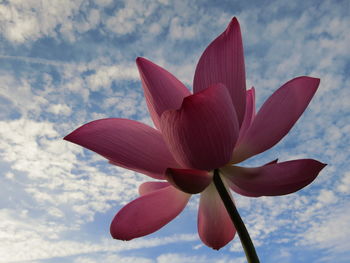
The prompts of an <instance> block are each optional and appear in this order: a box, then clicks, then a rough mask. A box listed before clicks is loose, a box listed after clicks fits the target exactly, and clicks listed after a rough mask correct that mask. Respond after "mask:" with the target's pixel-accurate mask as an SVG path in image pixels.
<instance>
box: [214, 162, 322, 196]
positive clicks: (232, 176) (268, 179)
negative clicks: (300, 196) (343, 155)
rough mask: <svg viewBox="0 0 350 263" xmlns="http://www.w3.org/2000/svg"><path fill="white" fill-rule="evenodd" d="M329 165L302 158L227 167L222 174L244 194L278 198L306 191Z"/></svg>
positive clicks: (222, 170)
mask: <svg viewBox="0 0 350 263" xmlns="http://www.w3.org/2000/svg"><path fill="white" fill-rule="evenodd" d="M325 166H326V164H323V163H320V162H318V161H316V160H312V159H301V160H294V161H288V162H282V163H273V164H270V165H265V166H261V167H257V168H244V167H238V166H232V167H228V166H226V167H224V168H222V169H220V171H221V172H222V174H223V175H224V176H226V178H228V179H229V180H230V181H231V183H232V184H234V185H235V186H236V187H238V188H240V189H241V190H243V191H244V192H247V193H251V194H253V195H254V194H255V195H256V196H259V195H260V196H262V195H266V196H275V195H286V194H290V193H294V192H296V191H298V190H300V189H302V188H303V187H305V186H307V185H308V184H310V183H311V182H312V181H313V180H314V179H315V178H316V177H317V175H318V174H319V172H320V171H321V170H322V169H323V168H324V167H325ZM248 196H251V195H248Z"/></svg>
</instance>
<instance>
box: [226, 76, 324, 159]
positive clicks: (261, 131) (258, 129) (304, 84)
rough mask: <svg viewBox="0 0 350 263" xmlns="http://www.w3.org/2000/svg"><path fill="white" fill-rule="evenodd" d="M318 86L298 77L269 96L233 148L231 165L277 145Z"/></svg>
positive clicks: (310, 79)
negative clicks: (232, 162)
mask: <svg viewBox="0 0 350 263" xmlns="http://www.w3.org/2000/svg"><path fill="white" fill-rule="evenodd" d="M319 83H320V80H319V79H316V78H310V77H298V78H295V79H293V80H291V81H289V82H287V83H286V84H284V85H283V86H282V87H281V88H279V89H278V90H277V91H276V92H275V93H274V94H272V96H271V97H270V98H269V99H268V100H267V101H266V102H265V103H264V105H263V106H262V107H261V109H260V110H259V112H258V114H257V115H256V117H255V118H254V121H253V123H252V124H251V126H250V127H249V129H248V131H247V132H246V133H245V135H244V136H243V138H242V139H241V140H240V142H239V144H238V146H236V147H235V150H234V153H233V161H234V162H235V163H239V162H241V161H243V160H245V159H247V158H248V157H251V156H253V155H255V154H258V153H261V152H263V151H266V150H267V149H269V148H271V147H272V146H274V145H275V144H276V143H277V142H279V141H280V140H281V139H282V138H283V137H284V136H285V135H286V134H287V133H288V132H289V130H290V129H291V128H292V127H293V125H294V123H295V122H296V121H297V120H298V119H299V117H300V116H301V114H302V113H303V112H304V110H305V109H306V107H307V105H308V104H309V102H310V100H311V99H312V97H313V95H314V94H315V92H316V90H317V87H318V85H319Z"/></svg>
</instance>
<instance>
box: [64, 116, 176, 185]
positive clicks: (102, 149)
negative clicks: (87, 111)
mask: <svg viewBox="0 0 350 263" xmlns="http://www.w3.org/2000/svg"><path fill="white" fill-rule="evenodd" d="M64 139H65V140H67V141H70V142H73V143H76V144H79V145H81V146H83V147H85V148H87V149H89V150H91V151H94V152H96V153H98V154H100V155H102V156H103V157H105V158H107V159H108V160H110V161H112V163H113V164H117V165H119V166H121V167H124V168H128V169H131V170H134V171H137V172H140V173H144V174H147V175H149V176H151V177H153V178H156V179H164V173H165V170H166V168H167V167H179V166H178V164H177V163H176V161H175V160H174V158H173V157H172V155H171V153H170V152H169V150H168V148H167V146H166V144H165V143H164V140H163V137H162V135H161V133H160V132H159V131H158V130H156V129H153V128H151V127H149V126H147V125H145V124H143V123H140V122H136V121H132V120H127V119H116V118H111V119H101V120H97V121H93V122H90V123H87V124H85V125H83V126H81V127H80V128H78V129H76V130H75V131H73V132H72V133H70V134H69V135H67V136H66V137H65V138H64Z"/></svg>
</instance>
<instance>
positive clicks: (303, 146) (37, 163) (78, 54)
mask: <svg viewBox="0 0 350 263" xmlns="http://www.w3.org/2000/svg"><path fill="white" fill-rule="evenodd" d="M349 10H350V2H349V1H347V0H344V1H316V0H315V1H305V0H296V1H256V2H254V1H236V0H234V1H232V0H227V1H226V0H223V1H219V3H218V2H217V1H207V0H181V1H176V0H174V1H172V0H154V1H145V0H125V1H113V0H74V1H71V0H50V1H49V0H46V1H45V0H42V1H40V0H0V186H1V191H0V255H1V257H0V262H30V263H34V262H43V263H56V262H73V263H95V262H96V263H97V262H106V263H109V262H141V263H143V262H144V263H151V262H157V263H163V262H166V263H176V262H185V263H191V262H208V263H209V262H222V263H224V262H234V263H239V262H242V263H243V262H245V257H244V254H243V253H242V248H241V245H240V242H239V239H238V238H236V239H235V240H234V241H232V242H231V243H229V244H228V245H227V246H226V247H224V248H222V249H221V250H220V251H214V250H212V249H210V248H208V247H206V246H204V245H203V244H202V243H201V241H200V240H199V238H198V234H197V226H196V223H197V206H198V197H192V199H191V201H190V204H189V205H188V206H187V207H186V209H185V210H184V212H183V213H182V214H180V215H179V216H178V217H177V218H176V219H175V220H174V221H172V222H171V223H170V224H168V225H167V226H165V227H164V228H162V229H161V230H159V231H158V232H156V233H154V234H152V235H149V236H147V237H144V238H139V239H136V240H133V241H128V242H123V241H117V240H113V239H112V238H111V237H110V235H109V225H110V221H111V220H112V218H113V216H114V214H115V213H116V212H117V211H118V210H119V209H120V208H121V207H122V206H123V205H124V204H126V203H127V202H129V201H130V200H132V199H134V198H136V197H137V188H138V186H139V185H140V184H141V183H142V182H144V181H147V180H148V178H147V177H146V176H144V175H141V174H136V173H134V172H131V171H128V170H125V169H122V168H118V167H116V166H111V165H109V164H108V163H107V162H106V161H105V160H104V159H103V158H101V157H99V156H98V155H97V154H94V153H92V152H89V151H87V150H84V149H82V148H81V147H79V146H76V145H73V144H71V143H69V142H66V141H63V140H62V138H63V137H64V136H65V135H66V134H68V133H69V132H71V131H72V130H73V129H75V128H77V127H78V126H80V125H82V124H84V123H86V122H89V121H92V120H95V119H99V118H106V117H122V118H129V119H134V120H138V121H141V122H144V123H147V124H151V120H150V117H149V115H148V112H147V107H146V104H145V101H144V99H143V92H142V89H141V83H140V80H139V76H138V72H137V68H136V65H135V58H136V57H138V56H143V57H146V58H148V59H150V60H152V61H154V62H156V63H157V64H159V65H161V66H163V67H165V68H166V69H168V70H169V71H171V72H172V73H173V74H174V75H176V76H177V77H178V78H179V79H180V80H182V81H183V82H184V83H185V84H186V86H187V87H188V88H189V89H191V88H192V87H191V85H192V79H193V73H194V70H195V66H196V63H197V61H198V58H199V56H200V55H201V53H202V52H203V50H204V48H205V47H206V46H207V45H208V44H209V43H210V42H211V41H212V40H213V39H214V38H215V37H216V36H217V35H218V34H220V33H221V32H222V31H223V30H224V29H225V28H226V25H227V24H228V23H229V21H230V19H231V18H232V17H233V16H236V17H237V18H238V19H239V21H240V24H241V29H242V34H243V42H244V48H245V61H246V72H247V85H248V87H250V86H253V85H254V87H255V88H256V94H257V103H258V106H260V105H261V104H262V102H263V101H264V100H265V99H266V98H267V97H268V96H269V95H270V94H272V92H273V91H274V90H276V89H277V88H278V87H280V86H281V85H282V84H283V83H285V82H286V81H288V80H289V79H291V78H294V77H296V76H300V75H308V76H313V77H318V78H320V79H321V84H320V88H319V90H318V92H317V93H316V96H315V97H314V99H313V100H312V102H311V104H310V105H309V107H308V109H307V110H306V112H305V113H304V114H303V116H302V117H301V119H300V120H299V121H298V122H297V124H296V125H295V127H294V128H293V129H292V131H291V132H290V133H289V134H288V136H286V137H285V138H284V139H283V140H282V141H281V142H280V143H279V144H278V145H277V146H275V147H274V148H273V149H271V150H269V151H268V152H265V153H263V154H260V155H258V156H256V157H255V158H253V159H251V160H250V161H249V162H248V163H247V165H251V166H254V165H260V164H263V163H265V162H268V161H271V160H273V159H276V158H279V160H281V161H285V160H290V159H295V158H314V159H317V160H319V161H321V162H324V163H328V166H327V167H326V168H325V169H324V170H323V171H322V172H321V174H320V176H319V177H318V178H317V179H316V180H315V181H314V183H312V184H311V185H309V186H308V187H306V188H305V189H303V190H301V191H299V192H298V193H294V194H291V195H287V196H283V197H262V198H255V199H254V198H246V197H242V196H239V195H237V194H233V195H234V197H235V199H236V204H237V206H238V209H239V211H240V213H241V215H242V217H243V220H244V221H245V222H246V225H247V228H248V230H249V231H250V233H251V236H252V238H253V240H254V243H255V245H256V248H257V251H258V253H259V255H260V257H261V261H262V262H271V263H274V262H285V263H294V262H300V263H306V262H308V263H309V262H329V263H331V262H340V263H341V262H344V263H345V262H349V259H350V196H349V193H350V169H349V164H348V163H349V159H348V158H349V146H350V63H349V61H350V51H349V44H350V34H349V28H350V18H349V15H348V12H349Z"/></svg>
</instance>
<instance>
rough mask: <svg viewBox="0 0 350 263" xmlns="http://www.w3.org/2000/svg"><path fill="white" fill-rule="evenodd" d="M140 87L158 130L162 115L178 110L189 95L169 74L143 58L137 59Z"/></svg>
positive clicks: (183, 86) (182, 85)
mask: <svg viewBox="0 0 350 263" xmlns="http://www.w3.org/2000/svg"><path fill="white" fill-rule="evenodd" d="M136 64H137V67H138V69H139V72H140V76H141V81H142V87H143V90H144V93H145V97H146V102H147V106H148V110H149V112H150V114H151V117H152V120H153V123H154V125H155V126H156V127H157V128H159V127H160V126H159V119H160V116H161V115H162V113H163V112H164V111H166V110H170V109H178V108H180V106H181V103H182V101H183V99H184V98H185V97H186V96H189V95H190V94H191V93H190V92H189V90H188V89H187V88H186V86H185V85H184V84H182V83H181V82H180V81H179V80H178V79H177V78H176V77H174V76H173V75H172V74H171V73H169V72H168V71H166V70H165V69H163V68H161V67H160V66H158V65H156V64H154V63H153V62H151V61H149V60H147V59H145V58H140V57H139V58H137V59H136Z"/></svg>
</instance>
